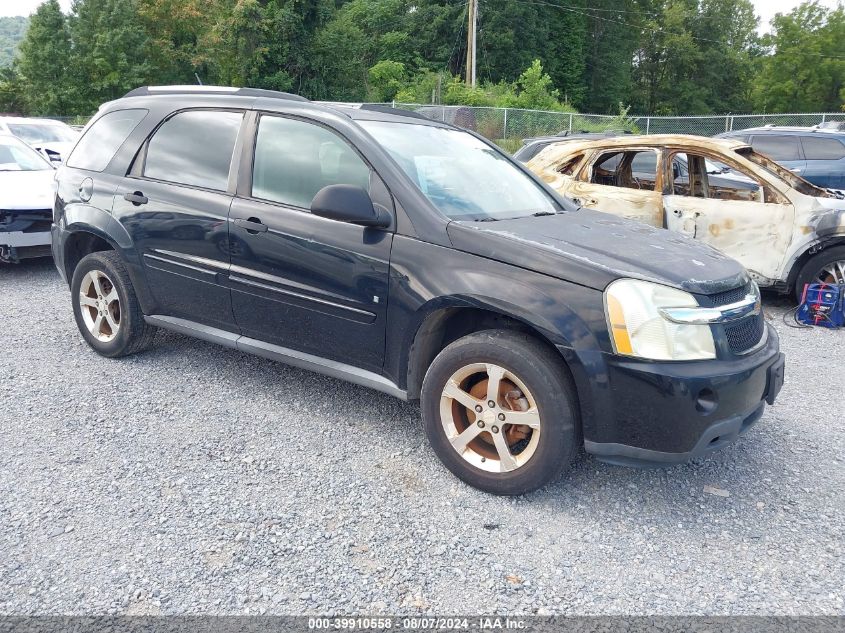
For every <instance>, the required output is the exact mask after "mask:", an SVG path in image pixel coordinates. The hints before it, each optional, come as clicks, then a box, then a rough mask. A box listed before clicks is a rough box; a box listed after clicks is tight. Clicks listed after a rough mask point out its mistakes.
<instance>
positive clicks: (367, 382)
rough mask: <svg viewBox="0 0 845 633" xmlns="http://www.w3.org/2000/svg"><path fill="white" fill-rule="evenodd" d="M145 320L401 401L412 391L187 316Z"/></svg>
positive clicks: (148, 317)
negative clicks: (359, 386) (353, 384)
mask: <svg viewBox="0 0 845 633" xmlns="http://www.w3.org/2000/svg"><path fill="white" fill-rule="evenodd" d="M144 319H145V320H146V321H147V323H149V324H150V325H155V326H156V327H160V328H162V329H165V330H171V331H173V332H178V333H180V334H187V335H188V336H193V337H195V338H199V339H202V340H204V341H208V342H210V343H216V344H218V345H222V346H224V347H228V348H230V349H236V350H238V351H240V352H245V353H247V354H255V355H256V356H262V357H263V358H268V359H270V360H274V361H278V362H281V363H285V364H287V365H293V366H294V367H300V368H302V369H307V370H309V371H313V372H317V373H318V374H324V375H326V376H331V377H332V378H339V379H341V380H346V381H348V382H352V383H355V384H356V385H361V386H362V387H369V388H370V389H375V390H376V391H381V392H382V393H386V394H388V395H391V396H394V397H396V398H399V399H401V400H407V399H408V394H407V392H406V391H405V390H404V389H401V388H400V387H399V386H398V385H396V384H395V383H394V382H392V381H390V380H389V379H387V378H385V377H384V376H380V375H379V374H376V373H374V372H371V371H367V370H365V369H359V368H357V367H353V366H351V365H346V364H344V363H339V362H337V361H333V360H328V359H326V358H320V357H319V356H314V355H312V354H306V353H304V352H299V351H296V350H292V349H288V348H287V347H281V346H280V345H273V344H271V343H265V342H263V341H259V340H256V339H253V338H249V337H246V336H241V335H240V334H235V333H234V332H227V331H225V330H220V329H218V328H215V327H211V326H208V325H202V324H200V323H195V322H193V321H188V320H187V319H180V318H177V317H171V316H162V315H151V316H145V317H144Z"/></svg>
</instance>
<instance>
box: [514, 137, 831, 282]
mask: <svg viewBox="0 0 845 633" xmlns="http://www.w3.org/2000/svg"><path fill="white" fill-rule="evenodd" d="M528 167H529V168H530V169H532V170H533V171H534V172H535V173H537V174H538V175H539V176H540V177H542V178H543V180H545V181H546V182H547V183H549V184H550V185H551V186H552V187H554V188H555V189H556V190H557V191H559V192H560V193H561V194H563V195H565V196H567V197H568V198H571V199H573V200H575V201H576V203H578V204H580V205H582V206H585V207H592V208H595V209H598V210H600V211H605V212H607V213H612V214H615V215H620V216H623V217H626V218H631V219H635V220H639V221H641V222H645V223H646V224H650V225H652V226H656V227H663V228H666V229H669V230H671V231H677V232H679V233H682V234H683V235H686V236H688V237H691V238H693V239H696V240H699V241H702V242H705V243H707V244H710V245H712V246H713V247H715V248H717V249H719V250H720V251H722V252H724V253H725V254H727V255H729V256H731V257H733V258H735V259H737V260H739V261H740V262H741V263H742V264H743V265H745V267H746V268H747V269H748V271H749V273H750V274H751V276H752V277H753V278H754V279H755V280H756V281H757V282H758V284H759V285H761V286H768V287H772V288H775V289H777V290H779V291H781V292H794V293H796V295H800V293H801V291H802V290H803V288H804V285H805V284H807V283H814V282H816V281H823V282H827V283H845V199H843V198H842V195H841V194H839V193H836V192H832V191H829V190H825V189H820V188H818V187H816V186H815V185H812V184H810V183H809V182H807V181H806V180H804V179H803V178H801V177H800V176H797V175H795V174H794V173H792V172H791V171H789V170H787V169H785V168H783V167H781V166H780V165H778V164H777V163H775V162H774V161H772V160H770V159H769V158H767V157H766V156H764V155H762V154H759V153H757V152H755V151H754V150H753V149H752V148H751V147H750V146H749V145H747V144H746V143H743V142H740V141H737V140H732V139H712V138H705V137H698V136H686V135H674V134H673V135H668V134H667V135H653V136H620V137H614V138H606V139H599V140H587V141H569V142H567V143H561V144H557V145H553V146H550V147H548V148H546V149H545V150H543V151H542V152H541V153H540V154H538V155H537V156H536V157H535V158H534V159H532V160H531V161H530V162H529V163H528ZM703 265H704V264H702V266H703Z"/></svg>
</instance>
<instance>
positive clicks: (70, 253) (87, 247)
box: [64, 231, 114, 283]
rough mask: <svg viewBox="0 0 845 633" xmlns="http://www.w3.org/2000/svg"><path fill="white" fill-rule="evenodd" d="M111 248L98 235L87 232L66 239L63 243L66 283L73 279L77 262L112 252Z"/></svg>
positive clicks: (112, 247) (74, 234)
mask: <svg viewBox="0 0 845 633" xmlns="http://www.w3.org/2000/svg"><path fill="white" fill-rule="evenodd" d="M113 250H114V246H112V245H111V244H110V243H109V242H108V241H106V240H104V239H103V238H102V237H100V236H99V235H94V234H93V233H89V232H87V231H77V232H75V233H73V234H72V235H71V236H70V237H68V239H67V242H65V262H64V265H65V272H66V273H67V279H68V283H70V280H71V279H72V278H73V271H74V270H76V267H77V266H78V265H79V262H80V261H81V260H82V258H83V257H85V256H86V255H90V254H91V253H97V252H100V251H113Z"/></svg>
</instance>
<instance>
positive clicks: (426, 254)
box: [385, 236, 611, 427]
mask: <svg viewBox="0 0 845 633" xmlns="http://www.w3.org/2000/svg"><path fill="white" fill-rule="evenodd" d="M447 308H475V309H479V310H483V311H485V312H488V313H491V314H494V315H500V316H503V317H507V318H510V319H514V320H516V321H519V322H521V323H523V324H525V325H526V326H527V327H528V328H530V329H531V330H533V331H534V332H535V333H537V334H538V335H539V336H541V337H542V338H544V339H545V340H546V341H547V342H549V343H550V344H551V345H553V346H554V347H555V348H556V349H557V350H558V352H559V353H560V354H561V355H562V357H563V358H564V360H565V361H566V363H567V365H568V366H569V369H570V372H571V373H572V375H573V378H574V380H575V384H576V388H577V390H578V393H579V399H580V401H581V410H582V419H583V422H584V424H585V427H586V426H588V425H590V424H591V421H592V419H593V417H594V416H593V399H594V397H593V396H594V391H593V389H592V388H591V385H595V384H602V385H607V373H606V371H607V370H606V367H605V363H604V358H603V355H602V352H603V351H610V349H611V344H610V340H609V336H608V333H607V326H606V322H605V316H604V303H603V296H602V293H601V291H599V290H595V289H592V288H586V287H584V286H579V285H577V284H574V283H571V282H567V281H562V280H560V279H556V278H553V277H550V276H548V275H543V274H541V273H537V272H534V271H530V270H526V269H522V268H519V267H516V266H511V265H508V264H503V263H501V262H497V261H494V260H490V259H486V258H483V257H479V256H476V255H472V254H469V253H465V252H462V251H457V250H454V249H449V248H443V247H440V246H435V245H433V244H428V243H424V242H420V241H417V240H414V239H410V238H406V237H404V236H396V238H395V241H394V244H393V251H392V254H391V279H390V296H389V307H388V322H389V327H388V331H387V340H386V354H385V373H386V374H387V375H388V376H389V377H390V378H391V379H392V380H393V381H394V382H396V383H397V384H399V385H400V386H401V387H402V388H407V387H408V372H409V367H410V358H411V349H412V348H413V346H414V342H415V339H416V337H417V333H418V332H420V328H422V327H425V326H426V324H427V323H429V319H430V317H431V316H432V315H434V314H436V313H438V312H442V311H443V310H444V309H447Z"/></svg>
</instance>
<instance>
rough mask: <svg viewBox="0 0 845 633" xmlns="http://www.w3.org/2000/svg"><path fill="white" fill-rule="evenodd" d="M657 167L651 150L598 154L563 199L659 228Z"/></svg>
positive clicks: (660, 205) (660, 202) (657, 158)
mask: <svg viewBox="0 0 845 633" xmlns="http://www.w3.org/2000/svg"><path fill="white" fill-rule="evenodd" d="M659 163H660V154H659V152H657V150H654V149H626V150H624V151H619V150H610V151H604V152H598V153H596V154H595V155H594V156H593V159H592V161H591V163H590V164H589V165H587V166H586V167H585V168H584V169H582V170H581V175H580V177H579V179H578V180H576V181H574V182H573V183H572V185H571V186H570V187H569V189H568V190H567V191H566V195H567V196H569V197H570V198H572V199H573V200H574V201H575V202H576V204H580V205H582V206H585V207H590V208H593V209H597V210H598V211H604V212H606V213H612V214H613V215H618V216H621V217H623V218H629V219H631V220H638V221H640V222H644V223H645V224H649V225H651V226H655V227H662V226H663V198H662V196H661V193H660V187H662V184H661V183H659V182H658V180H659V179H660V175H661V174H660V170H658V165H659Z"/></svg>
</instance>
